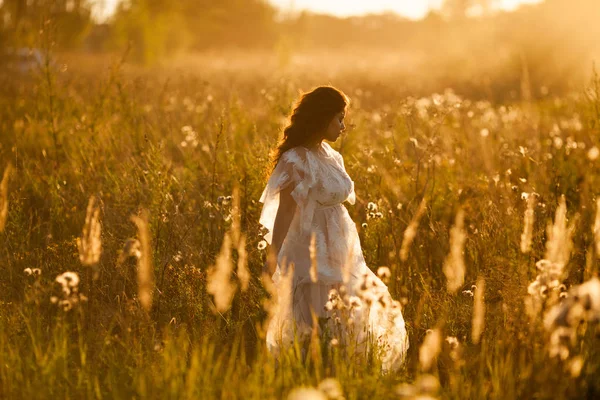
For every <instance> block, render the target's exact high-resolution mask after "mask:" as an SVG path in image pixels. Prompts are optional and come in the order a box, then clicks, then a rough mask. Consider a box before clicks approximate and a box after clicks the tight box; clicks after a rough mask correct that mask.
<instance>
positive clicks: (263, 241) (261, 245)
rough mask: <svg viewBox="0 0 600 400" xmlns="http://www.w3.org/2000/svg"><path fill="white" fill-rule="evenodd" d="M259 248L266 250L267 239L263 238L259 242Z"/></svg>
mask: <svg viewBox="0 0 600 400" xmlns="http://www.w3.org/2000/svg"><path fill="white" fill-rule="evenodd" d="M257 247H258V249H259V250H264V249H266V248H267V241H266V240H261V241H260V242H258V246H257Z"/></svg>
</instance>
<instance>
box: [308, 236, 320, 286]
mask: <svg viewBox="0 0 600 400" xmlns="http://www.w3.org/2000/svg"><path fill="white" fill-rule="evenodd" d="M308 250H309V252H310V271H309V273H310V280H311V281H312V282H313V283H316V282H317V277H318V273H317V235H316V233H315V232H313V233H312V235H311V236H310V246H309V247H308Z"/></svg>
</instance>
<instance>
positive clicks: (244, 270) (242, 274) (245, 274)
mask: <svg viewBox="0 0 600 400" xmlns="http://www.w3.org/2000/svg"><path fill="white" fill-rule="evenodd" d="M237 253H238V264H237V276H238V278H239V280H240V284H241V287H242V291H246V289H248V285H250V270H249V269H248V253H247V252H246V235H241V236H240V240H239V242H238V246H237Z"/></svg>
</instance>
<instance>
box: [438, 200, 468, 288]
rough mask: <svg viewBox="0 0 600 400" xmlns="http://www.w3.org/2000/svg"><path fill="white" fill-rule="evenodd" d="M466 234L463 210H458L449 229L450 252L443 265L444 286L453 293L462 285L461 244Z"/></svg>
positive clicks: (462, 263) (463, 276) (463, 269)
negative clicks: (445, 281) (445, 279)
mask: <svg viewBox="0 0 600 400" xmlns="http://www.w3.org/2000/svg"><path fill="white" fill-rule="evenodd" d="M465 239H466V234H465V231H464V212H463V211H462V210H459V211H458V213H457V214H456V221H455V223H454V226H453V227H452V229H451V230H450V254H449V255H448V256H447V257H446V260H445V262H444V266H443V272H444V275H446V278H447V280H448V281H447V283H446V287H447V289H448V292H449V293H454V292H456V290H458V288H459V287H461V286H462V284H463V283H464V280H465V263H464V259H463V246H464V243H465Z"/></svg>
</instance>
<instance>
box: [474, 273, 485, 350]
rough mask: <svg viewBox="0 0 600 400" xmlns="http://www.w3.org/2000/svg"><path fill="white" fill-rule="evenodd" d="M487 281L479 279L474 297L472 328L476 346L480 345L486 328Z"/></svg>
mask: <svg viewBox="0 0 600 400" xmlns="http://www.w3.org/2000/svg"><path fill="white" fill-rule="evenodd" d="M484 293H485V280H484V279H483V278H481V277H480V278H478V279H477V284H476V288H475V295H474V299H473V300H474V303H475V304H474V308H473V322H472V326H471V340H472V341H473V343H474V344H478V343H479V339H480V338H481V334H482V333H483V328H484V327H485V300H484Z"/></svg>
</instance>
